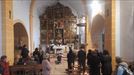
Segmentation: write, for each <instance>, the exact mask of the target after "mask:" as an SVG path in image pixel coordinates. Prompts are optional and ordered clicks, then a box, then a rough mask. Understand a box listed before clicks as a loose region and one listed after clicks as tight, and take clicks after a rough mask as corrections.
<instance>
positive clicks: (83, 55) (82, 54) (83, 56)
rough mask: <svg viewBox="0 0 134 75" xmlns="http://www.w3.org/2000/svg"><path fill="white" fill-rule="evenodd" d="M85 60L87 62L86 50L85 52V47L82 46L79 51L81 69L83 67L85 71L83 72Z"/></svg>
mask: <svg viewBox="0 0 134 75" xmlns="http://www.w3.org/2000/svg"><path fill="white" fill-rule="evenodd" d="M85 62H86V52H85V48H84V47H83V46H82V47H80V50H79V51H78V63H79V66H80V69H82V71H83V74H84V73H85Z"/></svg>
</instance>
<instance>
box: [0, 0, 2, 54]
mask: <svg viewBox="0 0 134 75" xmlns="http://www.w3.org/2000/svg"><path fill="white" fill-rule="evenodd" d="M1 55H2V5H1V1H0V56H1Z"/></svg>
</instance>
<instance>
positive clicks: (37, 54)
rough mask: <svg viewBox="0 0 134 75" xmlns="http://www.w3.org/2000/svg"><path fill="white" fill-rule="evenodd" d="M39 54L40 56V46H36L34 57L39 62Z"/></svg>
mask: <svg viewBox="0 0 134 75" xmlns="http://www.w3.org/2000/svg"><path fill="white" fill-rule="evenodd" d="M39 56H40V52H39V50H38V48H35V51H34V52H33V57H34V60H35V61H36V62H37V63H39Z"/></svg>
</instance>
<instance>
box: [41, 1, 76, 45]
mask: <svg viewBox="0 0 134 75" xmlns="http://www.w3.org/2000/svg"><path fill="white" fill-rule="evenodd" d="M39 18H40V28H41V32H40V34H41V44H49V43H50V41H51V40H54V41H55V42H56V40H62V43H66V41H69V42H73V41H74V40H75V37H76V16H74V15H73V13H72V11H71V9H70V8H69V7H66V6H64V5H62V4H61V3H59V2H58V3H56V4H55V5H53V6H48V7H47V8H46V10H45V11H44V13H43V14H42V15H40V17H39ZM69 34H70V35H69Z"/></svg>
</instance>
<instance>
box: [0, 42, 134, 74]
mask: <svg viewBox="0 0 134 75" xmlns="http://www.w3.org/2000/svg"><path fill="white" fill-rule="evenodd" d="M20 50H21V53H20V56H21V57H20V58H19V59H18V60H16V62H15V63H14V65H30V64H41V65H42V75H51V70H52V66H51V65H52V64H51V63H50V61H51V58H50V51H49V50H48V48H46V51H43V50H42V49H41V48H35V51H34V52H33V53H32V54H30V55H29V50H28V49H27V47H26V45H24V46H23V47H21V48H20ZM60 54H61V53H60ZM61 60H62V55H60V57H59V55H57V61H60V63H57V62H55V63H56V64H62V62H61ZM75 62H78V67H77V68H78V70H79V71H78V72H79V73H82V74H83V75H84V74H85V72H88V75H133V73H134V64H131V65H128V64H127V63H126V62H125V61H123V60H122V58H120V57H117V58H116V63H117V66H116V69H115V70H114V71H113V70H112V57H111V56H110V54H109V52H108V50H103V52H99V50H91V49H89V50H88V53H86V50H85V47H83V46H81V47H80V49H79V51H78V52H74V50H73V48H72V47H69V52H68V53H67V64H68V69H67V71H68V72H69V73H72V72H73V69H74V67H75ZM0 75H10V71H9V62H8V61H7V56H5V55H3V56H1V60H0Z"/></svg>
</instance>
